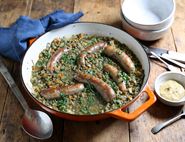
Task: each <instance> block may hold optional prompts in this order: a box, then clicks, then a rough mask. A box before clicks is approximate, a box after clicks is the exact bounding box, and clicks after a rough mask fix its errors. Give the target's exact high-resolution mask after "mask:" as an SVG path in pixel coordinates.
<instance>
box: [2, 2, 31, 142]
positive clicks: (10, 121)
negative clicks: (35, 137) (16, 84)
mask: <svg viewBox="0 0 185 142" xmlns="http://www.w3.org/2000/svg"><path fill="white" fill-rule="evenodd" d="M29 2H30V1H29V0H26V1H23V0H22V1H18V0H15V1H6V0H1V2H0V11H1V13H0V16H1V19H0V23H1V26H4V27H6V26H9V25H10V24H11V23H12V22H14V21H15V20H16V19H17V18H18V17H19V16H20V15H26V14H27V13H28V7H29ZM4 61H5V65H6V66H7V67H8V69H9V71H10V72H11V74H13V64H14V63H13V62H12V61H10V60H8V59H6V60H4ZM17 68H18V67H17ZM16 71H17V70H16ZM14 72H15V71H14ZM17 73H18V72H17ZM14 77H15V76H14ZM0 81H1V94H0V96H1V98H0V104H2V105H1V107H3V111H2V109H1V107H0V116H1V120H0V142H9V141H12V142H14V141H16V142H17V141H20V142H21V141H26V140H28V138H29V137H27V136H26V135H25V134H24V135H23V134H22V133H24V132H22V130H21V129H20V120H21V116H22V114H23V111H22V109H21V107H20V105H19V103H18V102H17V100H16V99H15V97H14V96H13V95H12V93H11V91H10V89H9V88H8V87H7V83H6V82H5V80H4V79H3V78H2V77H1V78H0ZM6 96H7V97H6ZM5 98H6V99H5ZM3 101H5V102H4V103H3ZM3 104H4V105H3ZM15 114H16V115H15Z"/></svg>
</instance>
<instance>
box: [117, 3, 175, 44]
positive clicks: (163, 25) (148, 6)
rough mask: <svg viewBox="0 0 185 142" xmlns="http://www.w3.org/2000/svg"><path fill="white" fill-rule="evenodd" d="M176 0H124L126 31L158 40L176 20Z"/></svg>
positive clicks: (124, 24)
mask: <svg viewBox="0 0 185 142" xmlns="http://www.w3.org/2000/svg"><path fill="white" fill-rule="evenodd" d="M174 13H175V2H174V0H124V1H123V2H122V3H121V20H122V26H123V29H124V30H125V31H127V32H128V33H130V34H131V35H132V36H134V37H136V38H138V39H141V40H148V41H152V40H157V39H159V38H161V37H162V36H163V35H164V34H165V33H166V32H167V31H168V29H169V28H170V27H171V25H172V23H173V21H174Z"/></svg>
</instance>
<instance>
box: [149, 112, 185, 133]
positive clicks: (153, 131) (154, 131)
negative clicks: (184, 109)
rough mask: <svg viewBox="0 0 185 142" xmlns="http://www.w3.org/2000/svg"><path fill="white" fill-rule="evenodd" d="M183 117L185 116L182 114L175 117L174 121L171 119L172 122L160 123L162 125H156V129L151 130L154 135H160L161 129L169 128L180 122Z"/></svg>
mask: <svg viewBox="0 0 185 142" xmlns="http://www.w3.org/2000/svg"><path fill="white" fill-rule="evenodd" d="M183 115H184V114H183V113H181V114H179V115H177V116H175V117H174V118H172V119H170V120H167V121H165V122H163V123H160V124H158V125H156V126H155V127H153V128H152V130H151V131H152V133H153V134H156V133H158V132H159V131H160V130H161V129H163V128H164V127H166V126H168V125H169V124H172V123H173V122H175V121H177V120H179V119H180V118H181V117H182V116H183Z"/></svg>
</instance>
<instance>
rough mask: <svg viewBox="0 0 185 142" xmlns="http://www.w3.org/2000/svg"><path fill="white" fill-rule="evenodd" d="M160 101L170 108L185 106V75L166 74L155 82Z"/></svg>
mask: <svg viewBox="0 0 185 142" xmlns="http://www.w3.org/2000/svg"><path fill="white" fill-rule="evenodd" d="M155 92H156V94H157V97H158V99H159V100H160V101H161V102H162V103H164V104H166V105H169V106H181V105H184V104H185V74H184V73H181V72H164V73H162V74H160V75H159V76H158V77H157V78H156V81H155Z"/></svg>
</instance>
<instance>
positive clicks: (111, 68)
mask: <svg viewBox="0 0 185 142" xmlns="http://www.w3.org/2000/svg"><path fill="white" fill-rule="evenodd" d="M103 69H104V70H105V71H106V72H108V73H109V74H110V76H111V77H112V79H113V80H114V81H115V82H116V83H117V84H118V87H119V89H120V90H121V91H122V92H125V91H126V90H127V88H126V84H125V81H123V80H122V78H121V77H119V74H118V73H119V71H118V69H117V68H116V67H114V66H112V65H109V64H105V65H104V67H103Z"/></svg>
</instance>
